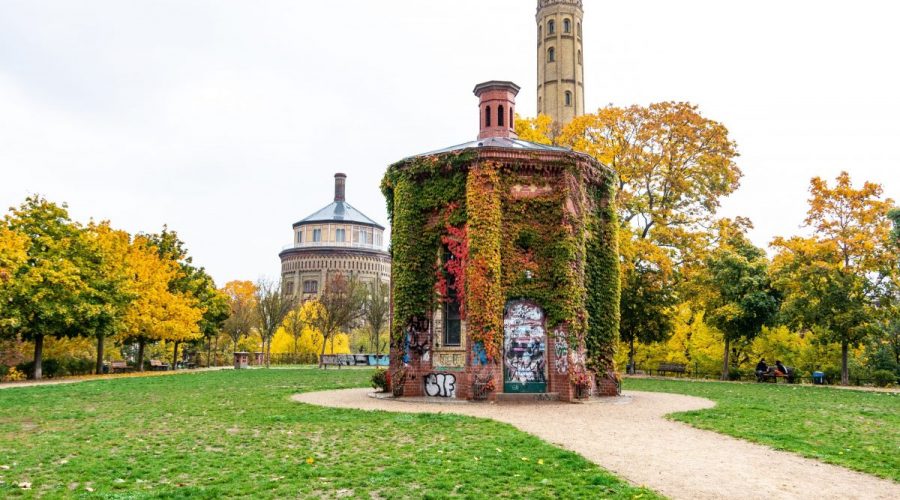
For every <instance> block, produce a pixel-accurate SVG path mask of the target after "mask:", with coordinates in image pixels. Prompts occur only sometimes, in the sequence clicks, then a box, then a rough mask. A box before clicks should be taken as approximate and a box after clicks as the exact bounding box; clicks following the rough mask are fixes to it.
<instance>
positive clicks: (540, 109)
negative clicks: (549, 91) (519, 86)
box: [538, 96, 544, 113]
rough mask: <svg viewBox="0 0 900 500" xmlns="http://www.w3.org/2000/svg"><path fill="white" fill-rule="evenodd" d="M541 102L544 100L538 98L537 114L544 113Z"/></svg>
mask: <svg viewBox="0 0 900 500" xmlns="http://www.w3.org/2000/svg"><path fill="white" fill-rule="evenodd" d="M543 101H544V100H543V99H542V98H541V96H538V113H543V112H544V102H543Z"/></svg>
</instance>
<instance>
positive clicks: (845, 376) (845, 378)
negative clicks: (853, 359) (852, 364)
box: [841, 342, 850, 385]
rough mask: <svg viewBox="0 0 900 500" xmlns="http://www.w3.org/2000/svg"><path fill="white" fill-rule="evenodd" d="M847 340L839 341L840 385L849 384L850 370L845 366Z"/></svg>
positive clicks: (847, 347)
mask: <svg viewBox="0 0 900 500" xmlns="http://www.w3.org/2000/svg"><path fill="white" fill-rule="evenodd" d="M849 347H850V346H849V345H848V344H847V342H841V385H850V370H849V369H848V368H847V351H848V350H849Z"/></svg>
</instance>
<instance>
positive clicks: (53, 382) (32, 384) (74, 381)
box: [0, 366, 232, 390]
mask: <svg viewBox="0 0 900 500" xmlns="http://www.w3.org/2000/svg"><path fill="white" fill-rule="evenodd" d="M230 369H232V367H230V366H213V367H210V368H193V369H190V370H172V371H164V372H151V371H146V372H134V373H121V374H116V375H84V376H81V377H66V378H59V379H47V380H26V381H22V382H4V383H0V390H2V389H15V388H17V387H36V386H39V385H64V384H77V383H80V382H91V381H93V380H114V379H119V378H135V377H163V376H166V375H181V374H185V373H197V372H209V371H218V370H230Z"/></svg>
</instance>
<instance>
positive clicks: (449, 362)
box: [434, 351, 466, 371]
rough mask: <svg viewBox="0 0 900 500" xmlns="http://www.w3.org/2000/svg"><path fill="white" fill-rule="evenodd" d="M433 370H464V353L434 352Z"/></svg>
mask: <svg viewBox="0 0 900 500" xmlns="http://www.w3.org/2000/svg"><path fill="white" fill-rule="evenodd" d="M434 368H435V369H436V370H457V371H459V370H464V369H465V368H466V353H464V352H438V351H435V352H434Z"/></svg>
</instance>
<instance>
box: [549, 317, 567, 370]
mask: <svg viewBox="0 0 900 500" xmlns="http://www.w3.org/2000/svg"><path fill="white" fill-rule="evenodd" d="M553 353H554V354H555V355H556V356H555V364H556V371H557V373H560V374H563V375H565V374H566V373H569V341H568V340H566V332H565V331H564V330H563V329H561V328H557V329H556V330H553Z"/></svg>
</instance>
